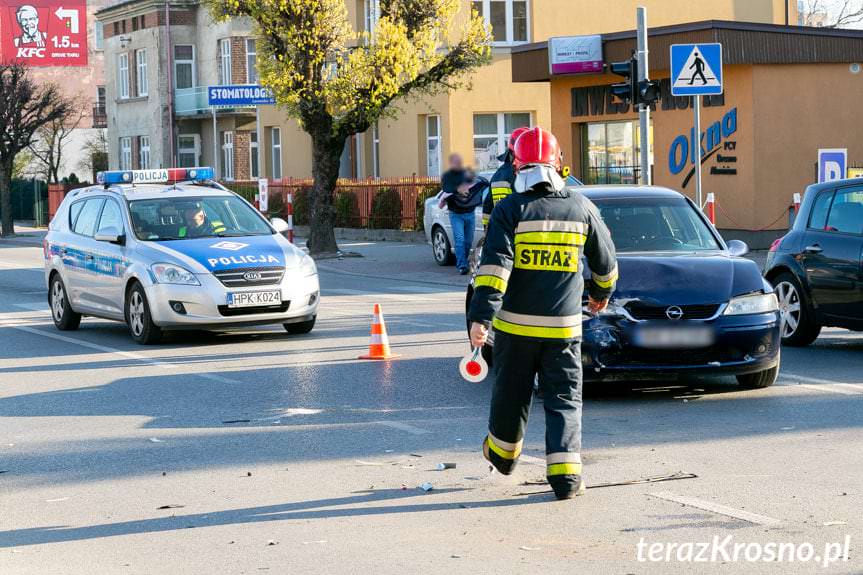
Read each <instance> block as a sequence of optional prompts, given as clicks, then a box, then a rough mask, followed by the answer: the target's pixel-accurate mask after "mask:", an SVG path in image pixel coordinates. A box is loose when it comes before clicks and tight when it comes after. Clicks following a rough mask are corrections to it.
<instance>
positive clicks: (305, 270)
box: [300, 255, 318, 276]
mask: <svg viewBox="0 0 863 575" xmlns="http://www.w3.org/2000/svg"><path fill="white" fill-rule="evenodd" d="M300 272H301V273H302V274H303V276H313V275H315V274H316V273H318V267H317V266H316V265H315V260H313V259H312V258H310V257H309V256H307V255H303V260H302V261H301V262H300Z"/></svg>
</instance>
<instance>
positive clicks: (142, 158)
mask: <svg viewBox="0 0 863 575" xmlns="http://www.w3.org/2000/svg"><path fill="white" fill-rule="evenodd" d="M138 168H139V169H141V170H149V169H150V136H138Z"/></svg>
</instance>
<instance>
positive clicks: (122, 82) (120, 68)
mask: <svg viewBox="0 0 863 575" xmlns="http://www.w3.org/2000/svg"><path fill="white" fill-rule="evenodd" d="M117 95H118V96H119V98H120V99H121V100H127V99H128V98H129V53H128V52H122V53H120V54H117Z"/></svg>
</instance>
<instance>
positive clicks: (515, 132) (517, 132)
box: [508, 127, 530, 150]
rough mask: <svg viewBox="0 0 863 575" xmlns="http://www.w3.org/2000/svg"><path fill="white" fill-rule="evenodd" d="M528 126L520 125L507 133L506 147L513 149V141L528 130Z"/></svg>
mask: <svg viewBox="0 0 863 575" xmlns="http://www.w3.org/2000/svg"><path fill="white" fill-rule="evenodd" d="M529 131H530V128H527V127H522V128H516V129H515V130H513V131H512V134H510V135H509V144H508V147H509V149H510V150H515V142H516V140H518V137H519V136H521V135H522V134H524V133H525V132H529Z"/></svg>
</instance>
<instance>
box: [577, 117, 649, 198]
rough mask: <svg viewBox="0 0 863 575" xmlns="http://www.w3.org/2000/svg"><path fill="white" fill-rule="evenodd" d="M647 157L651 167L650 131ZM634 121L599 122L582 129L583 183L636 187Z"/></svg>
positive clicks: (637, 153) (636, 129)
mask: <svg viewBox="0 0 863 575" xmlns="http://www.w3.org/2000/svg"><path fill="white" fill-rule="evenodd" d="M650 136H651V141H650V148H651V151H650V158H651V162H650V163H651V164H653V141H652V136H653V134H652V130H651V134H650ZM639 141H640V134H639V126H638V122H630V121H626V122H599V123H591V124H585V125H584V127H583V129H582V150H583V157H582V167H583V169H582V179H583V181H584V183H585V184H637V183H639V182H640V181H641V166H640V151H641V147H640V145H639Z"/></svg>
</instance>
